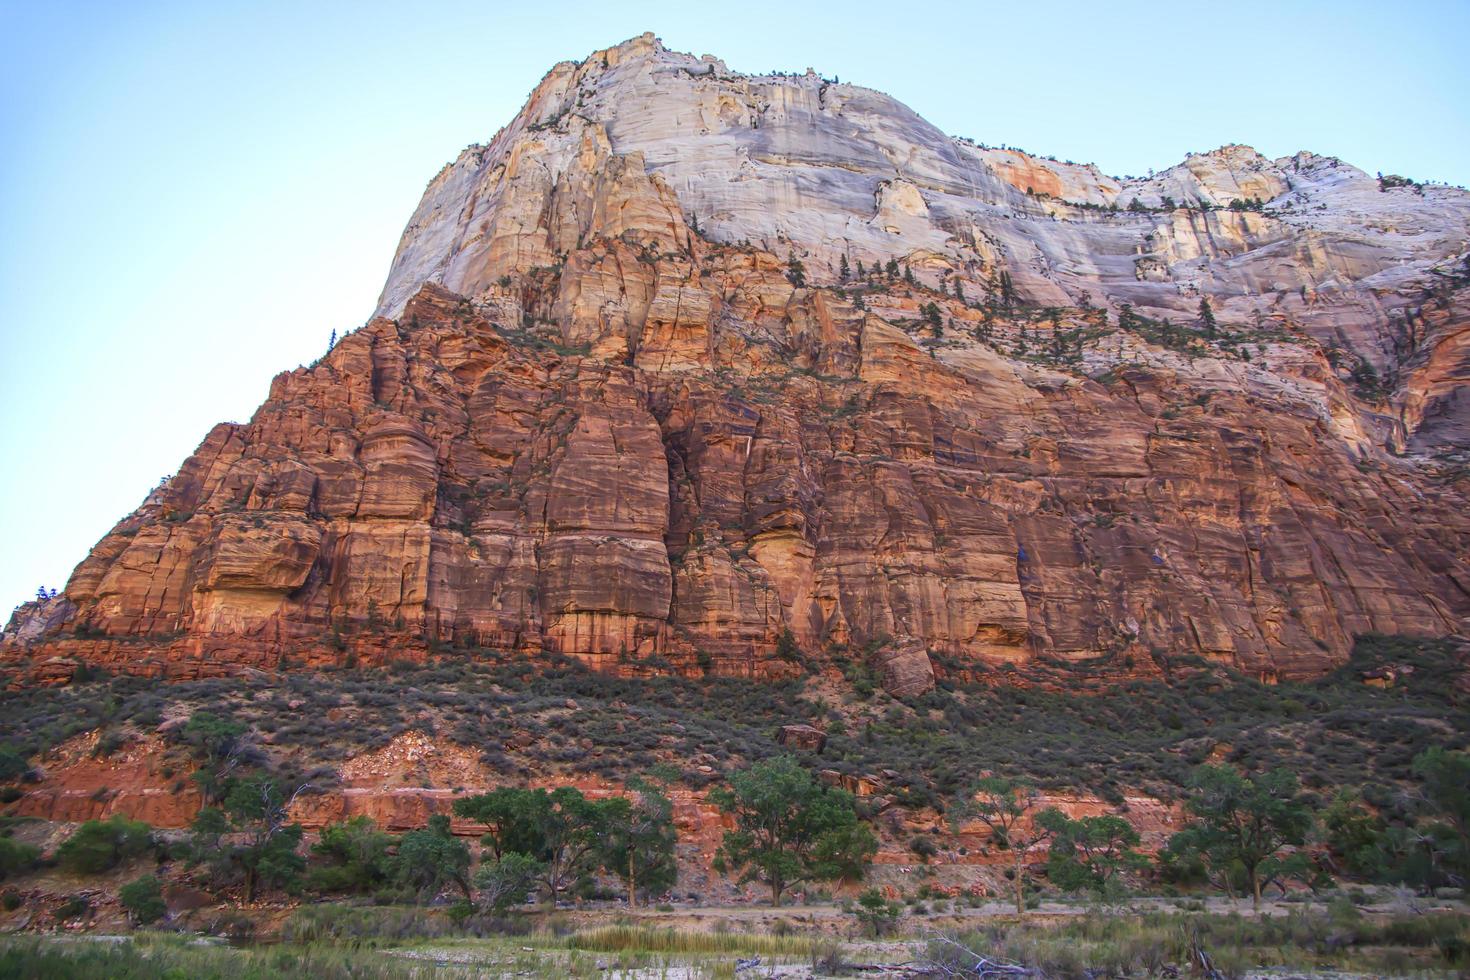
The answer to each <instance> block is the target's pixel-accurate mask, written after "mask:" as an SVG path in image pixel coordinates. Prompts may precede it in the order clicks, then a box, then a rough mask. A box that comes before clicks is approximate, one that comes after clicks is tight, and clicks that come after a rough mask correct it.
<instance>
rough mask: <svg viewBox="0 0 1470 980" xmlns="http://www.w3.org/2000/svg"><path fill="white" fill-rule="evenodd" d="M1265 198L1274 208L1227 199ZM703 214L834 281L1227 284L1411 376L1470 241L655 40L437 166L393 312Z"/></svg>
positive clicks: (1364, 204) (1365, 204)
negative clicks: (1027, 145)
mask: <svg viewBox="0 0 1470 980" xmlns="http://www.w3.org/2000/svg"><path fill="white" fill-rule="evenodd" d="M1252 199H1255V200H1258V201H1260V202H1262V204H1263V209H1262V210H1261V211H1259V212H1257V211H1232V210H1229V206H1230V205H1231V204H1232V203H1233V202H1236V201H1241V202H1246V201H1250V200H1252ZM1135 201H1137V202H1138V205H1139V206H1141V207H1142V208H1143V209H1144V210H1142V211H1130V210H1128V209H1129V207H1130V205H1133V202H1135ZM1171 201H1172V203H1173V204H1174V205H1176V206H1175V207H1173V208H1166V205H1168V204H1169V203H1170V202H1171ZM1201 202H1203V203H1204V204H1207V205H1210V206H1213V207H1215V208H1219V209H1220V210H1209V211H1206V210H1202V209H1200V208H1199V204H1200V203H1201ZM1079 205H1089V206H1090V207H1086V208H1084V207H1081V206H1079ZM1186 205H1188V206H1190V207H1188V208H1186V207H1185V206H1186ZM1110 206H1112V207H1116V208H1117V209H1118V210H1116V211H1110V210H1106V209H1107V208H1109V207H1110ZM685 222H689V223H695V222H697V224H698V227H699V229H700V231H701V232H702V233H703V234H705V235H706V236H707V237H709V238H710V239H712V240H714V241H718V242H725V243H739V242H749V243H751V244H753V245H756V246H759V247H761V248H763V249H765V250H768V251H771V252H774V253H775V254H777V255H779V256H787V255H791V256H795V257H797V258H799V259H800V260H801V261H802V262H803V264H804V265H805V268H806V273H807V276H808V277H809V279H811V280H812V281H813V282H815V283H828V284H830V283H833V282H835V281H836V279H837V277H838V269H839V263H840V260H841V258H842V257H843V256H846V257H847V259H848V261H849V263H850V264H851V265H852V266H853V267H856V264H857V263H858V262H862V263H864V264H865V265H867V266H871V265H872V264H874V263H883V262H887V261H888V260H889V259H897V260H898V261H899V262H901V263H905V264H907V265H909V266H911V267H912V269H913V271H914V273H915V274H916V275H917V276H919V278H920V279H921V281H925V282H928V283H930V284H931V285H932V284H934V283H935V282H937V281H941V280H943V281H946V282H948V283H954V282H959V283H962V285H963V288H964V290H965V292H966V295H969V296H977V297H978V296H981V295H983V294H984V292H985V290H986V288H987V286H988V285H989V284H991V283H992V282H993V277H995V276H996V275H997V274H998V273H999V272H1001V271H1005V272H1007V273H1008V274H1009V275H1010V276H1011V278H1012V280H1013V282H1014V283H1015V287H1016V290H1017V292H1018V293H1019V294H1020V296H1021V297H1023V298H1024V299H1027V300H1029V301H1031V302H1033V303H1037V304H1042V305H1058V306H1076V305H1083V304H1085V303H1087V302H1090V303H1093V304H1101V305H1109V306H1117V305H1119V304H1122V303H1130V304H1132V305H1133V306H1134V307H1136V308H1137V309H1139V310H1140V311H1142V312H1146V313H1149V314H1151V315H1154V316H1161V317H1165V316H1167V317H1173V318H1175V319H1176V320H1179V319H1181V318H1182V319H1184V320H1189V319H1191V318H1193V316H1194V315H1195V310H1196V308H1197V306H1198V304H1199V300H1200V297H1202V296H1208V297H1209V298H1210V299H1211V301H1212V303H1213V305H1214V308H1215V311H1216V313H1217V315H1218V316H1219V317H1220V318H1221V319H1222V320H1226V321H1233V322H1240V323H1245V322H1257V323H1260V322H1266V321H1270V322H1272V323H1275V324H1287V325H1292V326H1298V327H1301V328H1302V329H1305V330H1306V331H1307V332H1308V333H1310V334H1312V335H1313V336H1314V337H1315V338H1316V339H1317V340H1318V341H1319V342H1321V343H1323V344H1324V346H1341V347H1345V348H1347V349H1348V350H1349V351H1350V352H1352V354H1353V355H1355V356H1356V357H1358V358H1362V359H1365V360H1367V361H1369V362H1370V363H1373V364H1374V365H1376V366H1377V367H1378V368H1379V369H1380V370H1381V371H1383V370H1388V371H1391V370H1393V369H1395V368H1397V366H1398V362H1399V359H1400V358H1402V357H1404V356H1405V355H1404V346H1405V344H1404V337H1403V327H1402V324H1401V323H1400V322H1399V320H1400V317H1401V316H1402V315H1403V311H1404V310H1406V309H1408V308H1410V307H1412V305H1413V304H1414V303H1415V302H1416V300H1417V299H1419V298H1420V297H1422V295H1423V293H1424V291H1425V290H1426V289H1427V288H1429V287H1430V286H1431V285H1432V283H1433V281H1434V273H1433V271H1432V270H1434V269H1435V268H1436V267H1444V266H1446V264H1447V263H1452V262H1454V261H1455V259H1456V256H1458V255H1459V254H1460V253H1461V252H1463V251H1464V250H1465V249H1466V247H1467V243H1470V194H1466V193H1465V192H1464V191H1461V190H1458V189H1451V188H1447V187H1424V188H1420V189H1418V190H1416V189H1414V188H1395V189H1391V190H1390V191H1388V192H1383V191H1381V190H1380V189H1379V186H1378V182H1377V181H1376V180H1375V179H1374V178H1372V177H1369V176H1368V175H1366V174H1364V173H1363V172H1362V171H1359V170H1357V169H1355V168H1353V167H1351V166H1348V165H1347V164H1345V163H1342V162H1341V161H1339V160H1336V159H1333V158H1330V157H1321V156H1317V155H1314V154H1310V153H1299V154H1297V155H1295V156H1293V157H1287V158H1283V159H1280V160H1274V161H1273V160H1267V159H1266V158H1264V157H1262V156H1261V155H1260V154H1258V153H1256V152H1255V151H1254V150H1252V149H1251V148H1249V147H1246V146H1239V145H1231V146H1225V147H1222V148H1220V149H1218V150H1215V151H1212V152H1210V153H1204V154H1193V155H1191V156H1190V157H1189V158H1188V159H1186V160H1185V161H1184V162H1183V163H1182V164H1179V165H1178V166H1176V167H1173V168H1171V169H1169V170H1166V171H1163V172H1162V173H1159V174H1157V175H1155V176H1153V177H1150V178H1148V179H1130V180H1123V181H1120V180H1117V179H1114V178H1112V177H1108V176H1106V175H1104V174H1102V173H1100V172H1099V171H1098V170H1097V169H1096V168H1095V167H1092V166H1086V165H1078V164H1071V163H1060V162H1057V161H1052V160H1046V159H1041V158H1037V157H1032V156H1030V155H1028V154H1025V153H1022V152H1020V151H1016V150H996V149H989V148H981V147H977V146H975V145H973V144H971V143H969V142H968V141H965V140H957V139H952V138H950V137H948V136H946V135H944V134H943V133H941V132H940V131H939V130H937V129H936V128H935V127H933V126H932V125H930V124H929V123H927V122H926V121H925V120H924V119H923V118H921V117H920V116H918V115H917V114H916V113H914V112H913V111H912V110H910V109H909V108H908V107H906V106H904V105H902V104H901V103H899V102H897V101H896V100H894V99H892V98H890V97H888V96H886V95H884V94H882V93H880V92H875V91H873V90H871V89H865V88H862V87H859V86H856V85H848V84H836V83H831V82H828V81H827V80H825V79H823V78H821V77H820V76H818V75H815V74H810V73H808V74H806V75H801V76H785V75H783V76H770V75H766V76H747V75H740V74H737V73H734V72H731V71H730V70H729V69H727V68H726V67H725V65H724V63H723V62H721V61H719V60H717V59H714V58H712V57H709V56H705V57H704V58H696V57H694V56H692V55H687V54H680V53H676V52H671V51H667V50H665V49H664V47H663V46H662V44H660V43H659V42H658V40H657V39H656V38H654V37H653V36H652V35H643V36H641V37H638V38H634V39H632V40H630V41H627V42H625V43H623V44H620V45H618V46H616V47H613V48H609V49H607V50H605V51H600V52H596V53H594V54H593V55H591V56H590V57H589V58H587V60H585V61H584V62H581V63H580V64H574V63H570V62H567V63H563V64H560V65H557V66H556V67H555V68H553V69H552V70H551V72H549V73H548V74H547V76H546V77H545V79H543V81H542V82H541V84H540V85H539V86H538V87H537V88H536V90H535V91H534V92H533V93H532V95H531V97H530V99H529V100H528V102H527V103H526V105H525V107H524V108H523V109H522V111H521V112H520V114H519V115H518V116H517V117H516V118H515V119H514V120H513V121H512V122H511V123H510V124H509V125H508V126H506V127H505V128H504V129H502V130H501V131H500V132H499V133H498V134H497V135H496V136H495V138H494V139H493V140H492V141H491V142H490V144H489V145H487V146H472V147H470V148H469V149H467V150H465V151H464V152H463V153H462V154H461V155H460V156H459V158H458V159H457V160H455V161H454V163H452V164H450V165H449V166H448V167H446V168H445V169H444V170H443V171H442V172H441V173H440V174H439V175H438V176H437V177H436V178H435V179H434V181H433V182H432V183H431V184H430V185H429V188H428V190H427V191H426V192H425V194H424V198H423V201H422V202H421V203H420V205H419V208H418V210H417V211H416V212H415V213H414V215H413V218H412V219H411V221H410V222H409V225H408V227H407V229H406V230H405V232H404V235H403V239H402V242H401V244H400V246H399V250H398V254H397V256H396V257H395V259H394V262H393V267H392V270H391V273H390V276H389V279H388V282H387V285H386V286H385V288H384V291H383V294H382V298H381V300H380V302H379V308H378V313H379V314H380V315H386V316H396V315H397V314H398V313H399V312H401V310H402V308H403V305H404V304H405V302H406V301H407V299H408V298H409V297H410V296H411V295H412V294H413V293H414V291H415V290H417V289H418V287H419V286H420V285H422V284H423V283H425V282H435V283H440V284H442V285H444V286H446V287H447V288H449V289H451V290H453V291H455V292H458V293H462V294H465V295H469V296H475V297H481V298H488V295H489V294H491V293H493V292H494V288H493V287H494V286H495V284H496V282H497V281H498V280H500V279H501V277H504V276H514V275H516V274H518V273H519V272H523V271H524V270H526V269H528V268H533V267H536V266H554V265H556V264H557V263H558V262H559V261H561V258H562V256H564V255H565V254H566V253H567V252H569V251H573V250H575V249H576V247H577V246H578V245H579V244H580V242H581V241H582V240H583V239H584V238H586V237H588V236H590V235H592V234H603V235H607V236H609V237H619V236H621V237H623V238H625V239H626V240H628V241H631V242H635V243H642V244H646V245H649V246H650V247H651V245H652V243H654V242H656V241H660V240H662V241H667V240H668V239H669V238H670V237H673V238H676V239H677V238H678V236H679V235H681V234H685V233H686V232H685V229H684V228H683V225H684V223H685ZM634 305H635V306H637V305H638V304H637V303H635V304H634ZM583 312H584V314H586V315H592V314H593V313H594V312H595V311H583ZM618 315H627V314H626V312H620V313H619V314H618ZM635 315H637V314H635ZM564 326H565V325H564ZM1441 360H1443V358H1441Z"/></svg>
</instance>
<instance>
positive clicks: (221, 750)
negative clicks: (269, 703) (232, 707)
mask: <svg viewBox="0 0 1470 980" xmlns="http://www.w3.org/2000/svg"><path fill="white" fill-rule="evenodd" d="M244 734H245V726H244V725H242V724H240V723H239V722H237V721H232V720H230V719H227V718H220V717H218V716H217V715H214V714H211V713H210V712H208V711H196V712H194V714H193V715H191V716H190V717H189V721H188V722H187V723H186V724H185V725H184V727H183V728H182V729H181V730H180V732H179V736H180V738H182V739H183V741H184V743H185V744H187V745H188V746H189V747H190V748H192V749H193V750H194V754H195V756H196V757H197V758H199V759H200V760H201V762H202V765H201V766H200V769H199V771H198V772H196V773H194V777H193V778H194V781H195V782H196V783H198V784H199V789H200V791H201V792H202V793H203V794H204V801H205V802H206V803H216V802H218V801H219V800H220V798H221V797H222V795H223V793H224V791H225V790H226V788H227V785H228V783H227V781H228V778H229V775H230V773H231V772H233V771H234V770H235V769H236V768H237V767H238V766H240V765H241V764H242V763H243V762H244V761H245V760H246V756H247V754H248V745H247V744H246V742H245V739H244V737H243V736H244Z"/></svg>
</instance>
